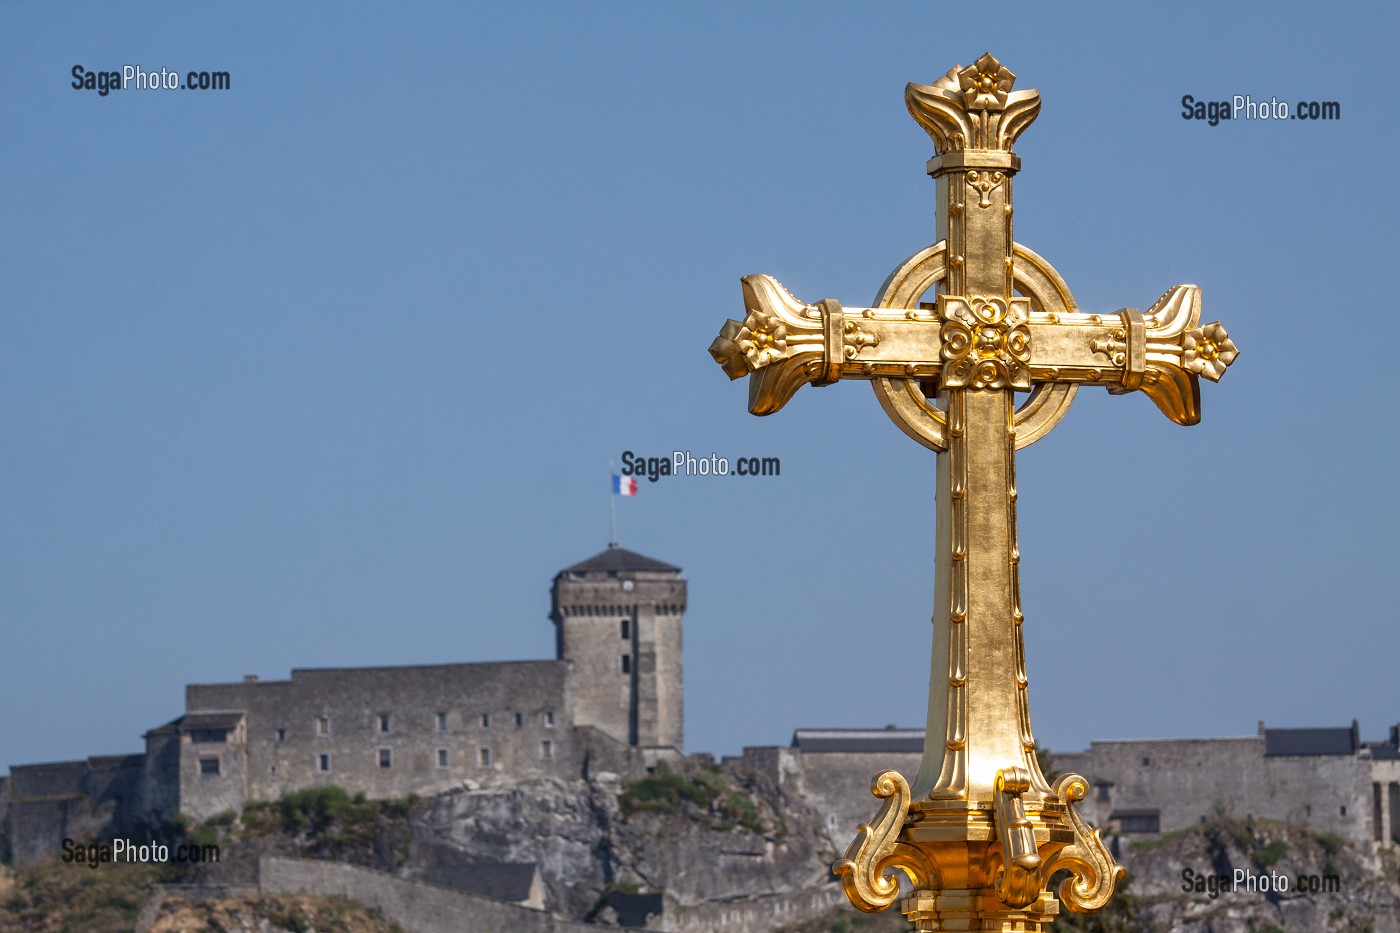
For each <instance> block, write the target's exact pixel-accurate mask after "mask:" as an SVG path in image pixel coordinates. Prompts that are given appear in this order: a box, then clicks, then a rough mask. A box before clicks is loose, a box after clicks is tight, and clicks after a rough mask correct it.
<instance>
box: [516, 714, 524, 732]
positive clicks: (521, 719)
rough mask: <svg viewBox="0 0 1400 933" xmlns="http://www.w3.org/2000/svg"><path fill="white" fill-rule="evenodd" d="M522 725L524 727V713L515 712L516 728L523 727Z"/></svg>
mask: <svg viewBox="0 0 1400 933" xmlns="http://www.w3.org/2000/svg"><path fill="white" fill-rule="evenodd" d="M524 727H525V714H524V713H516V714H515V728H517V729H523V728H524Z"/></svg>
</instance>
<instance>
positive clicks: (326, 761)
mask: <svg viewBox="0 0 1400 933" xmlns="http://www.w3.org/2000/svg"><path fill="white" fill-rule="evenodd" d="M316 770H317V771H320V772H321V773H322V774H327V773H329V772H330V770H331V756H330V755H327V754H324V753H322V754H320V755H317V756H316Z"/></svg>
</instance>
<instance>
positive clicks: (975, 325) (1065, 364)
mask: <svg viewBox="0 0 1400 933" xmlns="http://www.w3.org/2000/svg"><path fill="white" fill-rule="evenodd" d="M742 282H743V288H744V306H745V309H746V311H747V312H748V313H747V315H746V316H745V318H744V320H743V321H734V320H730V321H727V322H725V325H724V328H723V329H722V330H721V331H720V335H719V337H718V338H716V340H715V341H714V343H713V344H711V346H710V354H711V356H713V357H714V358H715V360H716V361H717V362H718V363H719V364H720V365H721V366H722V367H723V368H724V371H725V372H726V373H727V374H728V375H729V377H730V378H731V379H738V378H740V377H741V376H745V375H747V376H749V377H750V382H749V411H751V412H753V413H754V414H756V415H767V414H772V413H773V412H775V411H777V410H778V409H780V408H782V407H783V405H785V404H787V402H788V400H789V399H791V398H792V396H793V394H794V393H796V391H797V390H798V389H799V388H801V387H802V386H803V385H805V384H807V383H809V382H810V383H813V384H814V385H829V384H830V383H832V382H835V381H837V380H838V379H874V378H879V377H892V378H904V379H917V380H937V381H938V382H939V383H940V384H941V385H943V386H945V387H956V386H971V387H974V388H1015V389H1029V388H1031V387H1032V386H1034V385H1036V384H1043V383H1051V382H1058V383H1082V384H1090V385H1102V386H1105V387H1106V388H1108V390H1109V391H1110V392H1115V393H1124V392H1131V391H1133V390H1135V389H1141V390H1142V391H1143V392H1145V393H1146V394H1147V395H1148V396H1149V397H1151V398H1152V400H1153V401H1154V402H1156V403H1157V405H1158V407H1159V408H1161V409H1162V411H1163V412H1165V413H1166V414H1167V416H1168V417H1169V418H1171V419H1172V420H1173V421H1176V422H1178V423H1180V424H1195V423H1196V422H1197V421H1199V420H1200V389H1199V383H1198V381H1197V376H1198V375H1204V376H1205V377H1206V378H1208V379H1211V380H1217V379H1219V378H1220V375H1221V374H1222V373H1223V372H1224V371H1225V368H1226V367H1227V366H1229V364H1230V363H1231V362H1233V361H1234V359H1235V357H1236V356H1237V354H1238V351H1237V350H1236V349H1235V346H1234V344H1233V343H1232V342H1231V341H1230V340H1229V337H1228V335H1227V334H1226V333H1225V330H1224V328H1223V327H1221V326H1220V325H1219V324H1218V323H1216V324H1208V325H1206V326H1205V327H1204V328H1202V327H1199V326H1198V324H1199V320H1200V308H1201V292H1200V289H1199V288H1197V287H1196V286H1194V285H1178V286H1176V287H1174V288H1172V289H1171V290H1169V291H1168V292H1167V293H1166V294H1165V295H1163V296H1162V297H1161V298H1160V299H1159V300H1158V301H1157V303H1156V304H1154V305H1153V306H1152V307H1151V308H1150V309H1149V310H1148V311H1147V312H1146V313H1140V312H1139V311H1138V310H1137V309H1136V308H1124V309H1122V310H1120V311H1115V312H1112V313H1109V314H1079V313H1061V314H1056V313H1049V312H1043V311H1037V310H1034V309H1033V308H1032V307H1031V303H1030V300H1029V299H1026V298H1012V299H1010V300H1009V301H1006V300H1004V299H1000V298H995V297H992V298H979V297H968V298H963V297H958V296H948V295H940V296H939V300H938V302H937V304H934V305H929V304H920V306H919V307H917V308H843V307H842V306H841V305H840V303H839V302H837V301H835V300H834V299H831V298H828V299H825V300H823V301H819V302H816V303H814V304H804V303H803V302H801V301H799V300H798V299H796V298H794V297H793V296H792V294H791V293H789V292H788V291H787V289H785V288H783V286H782V285H781V284H779V283H778V281H777V280H776V279H774V278H773V277H771V276H767V275H749V276H745V277H744V278H743V279H742Z"/></svg>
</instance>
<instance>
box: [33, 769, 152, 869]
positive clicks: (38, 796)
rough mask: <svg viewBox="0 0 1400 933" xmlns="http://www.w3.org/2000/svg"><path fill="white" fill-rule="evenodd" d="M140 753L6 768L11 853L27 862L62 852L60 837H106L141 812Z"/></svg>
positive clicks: (110, 835)
mask: <svg viewBox="0 0 1400 933" xmlns="http://www.w3.org/2000/svg"><path fill="white" fill-rule="evenodd" d="M143 759H144V756H142V755H107V756H100V757H94V758H87V759H84V760H81V761H59V762H51V763H48V764H38V765H21V766H18V767H13V768H11V769H10V779H9V781H8V791H7V795H8V798H9V805H8V809H9V826H10V843H9V844H10V849H11V852H10V854H11V858H12V859H13V861H14V862H15V863H16V864H21V865H23V864H27V863H30V862H35V861H39V860H40V859H45V858H52V857H54V856H57V855H59V854H61V853H62V851H63V849H62V845H63V840H64V839H74V840H80V841H85V840H88V839H94V838H104V839H110V838H111V837H112V836H114V835H117V834H119V833H120V832H121V831H122V830H123V829H124V828H125V827H126V826H128V825H129V824H130V823H131V822H132V821H133V820H135V819H138V818H140V815H141V814H140V807H141V801H142V796H141V795H142V787H141V779H142V775H143V771H144V761H143Z"/></svg>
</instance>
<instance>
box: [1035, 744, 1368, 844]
mask: <svg viewBox="0 0 1400 933" xmlns="http://www.w3.org/2000/svg"><path fill="white" fill-rule="evenodd" d="M1090 761H1091V762H1092V763H1091V764H1090V765H1089V766H1088V767H1087V768H1085V770H1084V771H1083V772H1082V773H1084V774H1085V776H1086V777H1088V778H1089V780H1090V783H1091V784H1092V785H1093V786H1092V787H1091V789H1090V794H1089V798H1088V799H1087V800H1085V801H1084V803H1083V804H1081V812H1082V813H1083V814H1084V815H1085V817H1086V818H1087V819H1088V820H1089V821H1090V822H1091V823H1094V824H1095V825H1097V826H1099V827H1101V828H1103V829H1104V830H1105V832H1108V831H1109V830H1110V828H1111V821H1110V817H1111V816H1112V814H1113V813H1114V812H1119V813H1121V812H1123V811H1133V810H1137V811H1151V810H1156V811H1157V812H1158V814H1159V823H1160V829H1161V831H1162V832H1168V831H1171V830H1174V829H1181V828H1184V827H1187V826H1191V825H1194V824H1197V823H1199V822H1201V821H1202V820H1203V819H1206V818H1209V817H1211V816H1213V815H1214V814H1215V813H1216V812H1223V813H1228V814H1230V815H1232V816H1237V817H1241V818H1243V817H1251V816H1253V817H1262V818H1267V819H1274V820H1282V821H1285V822H1289V823H1294V824H1296V825H1300V826H1302V825H1306V826H1310V827H1313V828H1315V829H1317V830H1319V831H1323V832H1335V833H1339V834H1341V835H1342V836H1345V837H1346V838H1348V839H1351V840H1353V841H1355V842H1366V841H1367V840H1368V839H1369V838H1370V834H1369V829H1370V823H1369V813H1370V810H1369V795H1370V794H1371V777H1370V765H1371V762H1370V761H1369V759H1366V758H1363V757H1360V756H1357V755H1299V756H1274V757H1266V756H1265V755H1264V738H1263V737H1262V736H1259V737H1255V736H1250V737H1247V738H1235V739H1171V740H1140V741H1114V742H1094V743H1093V746H1092V748H1091V749H1090ZM1057 764H1058V760H1057Z"/></svg>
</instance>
